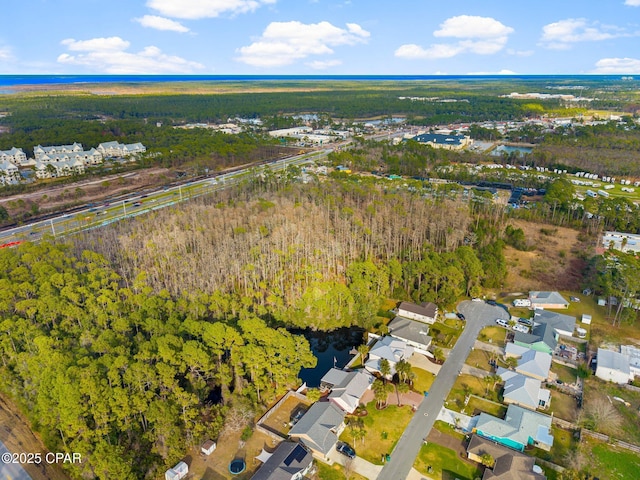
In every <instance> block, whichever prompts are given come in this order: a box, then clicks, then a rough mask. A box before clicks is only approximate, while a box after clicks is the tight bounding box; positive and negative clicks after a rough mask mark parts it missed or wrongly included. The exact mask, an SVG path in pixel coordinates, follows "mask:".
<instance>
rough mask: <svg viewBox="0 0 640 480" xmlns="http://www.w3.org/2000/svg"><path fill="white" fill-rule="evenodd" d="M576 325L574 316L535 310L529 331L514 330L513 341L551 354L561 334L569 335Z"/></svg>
mask: <svg viewBox="0 0 640 480" xmlns="http://www.w3.org/2000/svg"><path fill="white" fill-rule="evenodd" d="M575 327H576V319H575V317H571V316H569V315H563V314H561V313H555V312H548V311H546V310H536V312H535V315H534V318H533V329H532V330H531V333H523V332H516V333H515V335H514V337H513V342H514V343H515V344H517V345H520V346H523V347H528V348H530V349H533V350H537V351H540V352H546V353H549V354H552V353H553V351H554V350H555V348H556V346H557V345H558V339H559V338H560V337H561V336H565V337H571V336H572V335H573V331H574V330H575Z"/></svg>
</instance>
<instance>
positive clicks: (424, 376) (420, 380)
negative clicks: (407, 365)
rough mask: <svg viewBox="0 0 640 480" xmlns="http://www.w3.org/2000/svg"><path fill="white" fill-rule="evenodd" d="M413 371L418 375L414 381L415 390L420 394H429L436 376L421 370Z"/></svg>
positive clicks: (414, 368) (414, 369) (413, 369)
mask: <svg viewBox="0 0 640 480" xmlns="http://www.w3.org/2000/svg"><path fill="white" fill-rule="evenodd" d="M411 371H412V372H413V373H415V375H416V378H415V379H414V380H413V389H414V390H415V391H416V392H419V393H422V392H428V391H429V390H430V389H431V385H432V384H433V381H434V380H435V379H436V376H435V375H434V374H433V373H431V372H427V371H426V370H423V369H421V368H416V367H412V368H411Z"/></svg>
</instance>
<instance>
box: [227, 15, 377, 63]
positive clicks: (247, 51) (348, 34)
mask: <svg viewBox="0 0 640 480" xmlns="http://www.w3.org/2000/svg"><path fill="white" fill-rule="evenodd" d="M369 36H370V33H369V32H367V31H366V30H363V29H362V28H361V27H360V26H359V25H357V24H355V23H348V24H347V29H346V30H345V29H343V28H339V27H336V26H334V25H332V24H331V23H329V22H319V23H311V24H305V23H301V22H298V21H291V22H272V23H270V24H269V25H268V26H267V28H266V29H265V30H264V32H262V36H261V37H260V38H259V39H258V40H257V41H255V42H253V43H252V44H251V45H248V46H246V47H241V48H239V49H238V50H237V53H238V54H239V56H238V57H237V60H238V61H240V62H243V63H246V64H248V65H252V66H254V67H281V66H283V65H290V64H292V63H294V62H296V61H297V60H302V59H305V58H307V57H309V56H310V55H330V54H332V53H333V49H332V47H337V46H340V45H355V44H357V43H364V42H366V41H367V39H368V38H369Z"/></svg>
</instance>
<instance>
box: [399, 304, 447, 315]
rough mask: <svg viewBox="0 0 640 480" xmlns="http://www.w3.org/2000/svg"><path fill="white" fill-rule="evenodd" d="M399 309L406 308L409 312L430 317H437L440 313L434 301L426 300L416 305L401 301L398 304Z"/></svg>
mask: <svg viewBox="0 0 640 480" xmlns="http://www.w3.org/2000/svg"><path fill="white" fill-rule="evenodd" d="M398 310H405V311H407V312H411V313H415V314H417V315H423V316H425V317H429V318H435V316H436V314H437V313H438V307H437V306H436V304H434V303H430V302H425V303H423V304H421V305H416V304H415V303H410V302H401V303H400V305H398Z"/></svg>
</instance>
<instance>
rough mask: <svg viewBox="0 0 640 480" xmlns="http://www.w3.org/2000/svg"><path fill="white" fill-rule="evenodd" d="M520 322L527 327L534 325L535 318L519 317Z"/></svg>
mask: <svg viewBox="0 0 640 480" xmlns="http://www.w3.org/2000/svg"><path fill="white" fill-rule="evenodd" d="M518 323H519V324H520V325H524V326H525V327H533V320H529V319H528V318H519V319H518Z"/></svg>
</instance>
